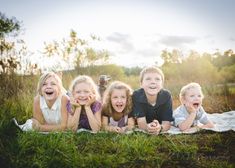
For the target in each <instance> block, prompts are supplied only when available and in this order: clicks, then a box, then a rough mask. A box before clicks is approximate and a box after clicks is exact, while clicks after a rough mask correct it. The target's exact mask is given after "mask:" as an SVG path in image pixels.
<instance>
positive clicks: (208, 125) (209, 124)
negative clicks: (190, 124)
mask: <svg viewBox="0 0 235 168" xmlns="http://www.w3.org/2000/svg"><path fill="white" fill-rule="evenodd" d="M207 127H208V128H214V127H215V125H214V123H213V122H209V123H208V124H207Z"/></svg>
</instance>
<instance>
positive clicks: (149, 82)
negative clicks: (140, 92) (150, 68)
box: [141, 72, 162, 96]
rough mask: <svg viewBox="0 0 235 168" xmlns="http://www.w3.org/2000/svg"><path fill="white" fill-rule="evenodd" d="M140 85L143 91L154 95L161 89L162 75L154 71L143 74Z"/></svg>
mask: <svg viewBox="0 0 235 168" xmlns="http://www.w3.org/2000/svg"><path fill="white" fill-rule="evenodd" d="M141 87H142V88H143V89H144V91H145V93H146V94H147V95H150V96H155V95H157V94H158V92H159V91H160V90H161V89H162V77H161V75H160V74H158V73H155V72H149V73H146V74H144V77H143V80H142V83H141Z"/></svg>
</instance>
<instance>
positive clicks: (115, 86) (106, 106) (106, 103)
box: [102, 81, 133, 116]
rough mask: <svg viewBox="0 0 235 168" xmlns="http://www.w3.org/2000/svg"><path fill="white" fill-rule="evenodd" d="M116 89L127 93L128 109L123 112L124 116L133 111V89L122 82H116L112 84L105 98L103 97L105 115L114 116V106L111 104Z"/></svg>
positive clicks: (105, 93)
mask: <svg viewBox="0 0 235 168" xmlns="http://www.w3.org/2000/svg"><path fill="white" fill-rule="evenodd" d="M114 89H124V90H125V91H126V97H127V102H126V107H125V108H124V110H123V113H124V115H126V114H129V113H130V112H131V110H132V92H133V91H132V89H131V87H130V86H129V85H127V84H125V83H123V82H120V81H114V82H112V83H111V84H110V85H109V86H108V88H107V89H106V90H105V92H104V97H103V109H102V111H103V113H104V114H106V115H108V116H112V114H113V111H114V109H113V106H112V103H111V95H112V92H113V91H114Z"/></svg>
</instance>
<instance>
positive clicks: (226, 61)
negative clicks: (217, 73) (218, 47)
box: [212, 49, 235, 70]
mask: <svg viewBox="0 0 235 168" xmlns="http://www.w3.org/2000/svg"><path fill="white" fill-rule="evenodd" d="M212 63H213V64H214V65H215V66H216V67H217V68H218V69H219V70H221V69H222V68H223V67H226V66H231V65H233V64H235V53H234V52H233V50H231V49H229V50H227V51H225V52H224V53H223V54H221V53H220V52H219V51H217V52H215V53H214V54H213V59H212Z"/></svg>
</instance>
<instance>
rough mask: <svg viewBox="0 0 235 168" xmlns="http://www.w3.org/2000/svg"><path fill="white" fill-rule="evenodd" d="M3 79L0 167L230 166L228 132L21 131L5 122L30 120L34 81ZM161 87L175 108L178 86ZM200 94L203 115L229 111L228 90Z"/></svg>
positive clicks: (233, 151)
mask: <svg viewBox="0 0 235 168" xmlns="http://www.w3.org/2000/svg"><path fill="white" fill-rule="evenodd" d="M67 78H68V80H66V79H67ZM9 79H10V80H9V83H7V84H6V82H5V83H1V84H2V87H3V88H4V89H2V90H0V93H1V94H0V98H1V99H0V100H1V101H0V167H4V168H8V167H10V168H12V167H19V168H21V167H22V168H23V167H24V168H25V167H34V168H44V167H56V168H58V167H63V168H66V167H128V168H131V167H163V168H164V167H165V168H172V167H191V168H193V167H195V168H196V167H205V168H207V167H218V168H219V167H221V168H224V167H231V168H232V167H235V132H234V131H228V132H223V133H216V132H211V131H201V132H199V133H196V134H190V135H185V134H181V135H169V134H161V135H159V136H153V135H147V134H145V133H141V132H134V133H132V134H126V135H119V134H114V133H98V134H91V133H89V132H82V133H79V134H75V133H72V132H65V133H56V134H55V133H54V134H53V133H51V134H47V135H45V134H40V133H35V132H27V133H26V132H21V131H20V130H19V129H18V128H16V126H15V125H14V124H13V123H12V120H11V119H12V118H13V117H15V118H16V119H17V120H18V121H19V122H20V123H24V122H25V121H26V120H27V119H28V118H31V117H32V104H33V97H34V96H35V94H36V93H35V88H36V83H37V80H38V78H36V77H31V78H23V79H21V78H20V80H21V81H23V83H22V84H21V83H19V84H17V82H19V81H20V80H19V79H17V80H11V78H9ZM12 79H14V78H12ZM71 79H72V76H65V79H64V80H65V81H68V83H69V81H70V80H71ZM113 80H115V79H113ZM123 81H125V78H124V79H123ZM127 81H128V82H130V83H129V84H130V85H131V84H132V83H137V78H131V80H130V79H129V80H127V79H126V82H127ZM128 82H127V83H128ZM68 83H67V84H66V88H67V86H68ZM10 84H12V85H10ZM16 84H17V86H16ZM135 87H138V86H137V85H136V86H135ZM135 87H134V86H133V88H135ZM166 87H167V89H169V90H170V91H171V92H172V96H173V105H174V108H175V107H177V106H178V105H179V103H180V102H179V99H178V93H179V89H180V86H177V85H172V86H170V85H166ZM19 88H20V89H19ZM218 88H219V89H218ZM13 93H14V94H13ZM12 94H13V96H11V95H12ZM204 94H205V99H204V104H203V105H204V108H205V110H206V111H207V112H209V113H214V112H220V113H221V112H225V111H230V110H234V109H235V94H234V87H228V88H227V87H224V88H223V87H217V86H208V87H204ZM6 95H8V97H7V98H6Z"/></svg>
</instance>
